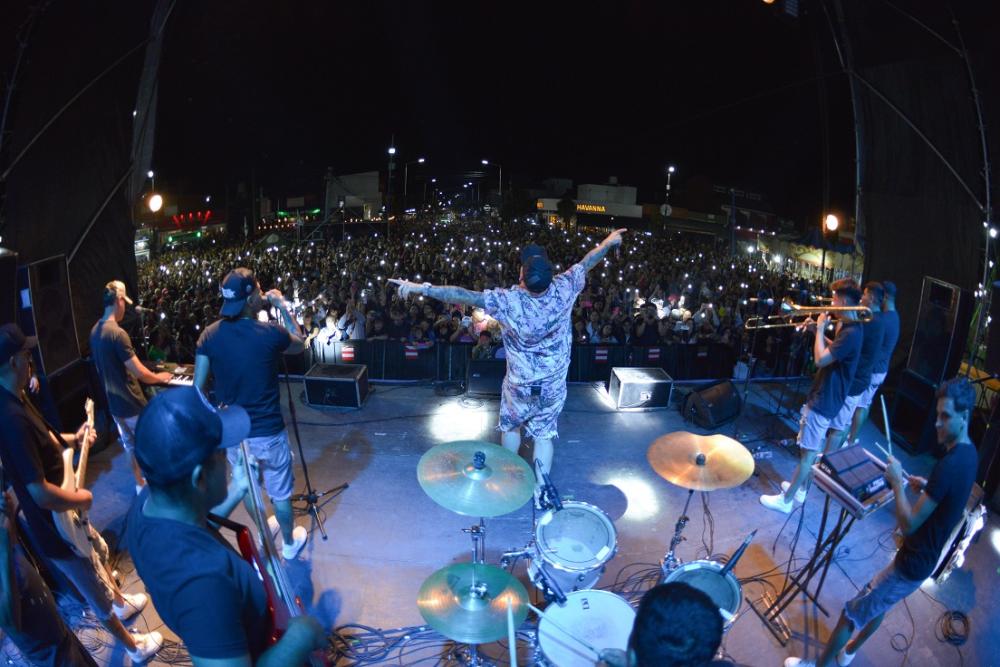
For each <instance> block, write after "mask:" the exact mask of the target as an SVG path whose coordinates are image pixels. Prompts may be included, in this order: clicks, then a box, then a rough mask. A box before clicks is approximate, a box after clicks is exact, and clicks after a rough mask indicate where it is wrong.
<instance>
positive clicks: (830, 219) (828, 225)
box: [819, 213, 840, 282]
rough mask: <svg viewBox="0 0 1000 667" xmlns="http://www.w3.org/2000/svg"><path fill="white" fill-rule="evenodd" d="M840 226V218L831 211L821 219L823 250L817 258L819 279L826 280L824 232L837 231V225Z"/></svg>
mask: <svg viewBox="0 0 1000 667" xmlns="http://www.w3.org/2000/svg"><path fill="white" fill-rule="evenodd" d="M839 226H840V219H838V218H837V216H835V215H834V214H833V213H828V214H827V215H826V218H824V220H823V228H824V229H823V252H822V254H821V255H820V260H819V275H820V280H821V281H823V282H826V233H827V232H828V231H829V232H830V233H833V232H835V231H837V227H839Z"/></svg>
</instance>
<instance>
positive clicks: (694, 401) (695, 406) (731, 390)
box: [684, 380, 741, 429]
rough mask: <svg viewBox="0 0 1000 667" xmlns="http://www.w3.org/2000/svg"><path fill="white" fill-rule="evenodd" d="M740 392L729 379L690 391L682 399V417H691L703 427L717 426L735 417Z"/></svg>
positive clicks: (711, 427) (739, 402)
mask: <svg viewBox="0 0 1000 667" xmlns="http://www.w3.org/2000/svg"><path fill="white" fill-rule="evenodd" d="M740 404H741V399H740V394H739V392H738V391H736V387H735V386H733V383H732V382H730V381H729V380H726V381H725V382H720V383H718V384H713V385H712V386H710V387H707V388H705V389H701V390H699V391H692V392H691V393H690V394H688V397H687V400H686V401H684V419H685V420H688V419H691V420H693V421H694V423H695V424H697V425H698V426H700V427H702V428H704V429H713V428H717V427H718V426H720V425H721V424H725V423H726V422H728V421H732V420H733V419H736V416H737V415H738V414H739V413H740Z"/></svg>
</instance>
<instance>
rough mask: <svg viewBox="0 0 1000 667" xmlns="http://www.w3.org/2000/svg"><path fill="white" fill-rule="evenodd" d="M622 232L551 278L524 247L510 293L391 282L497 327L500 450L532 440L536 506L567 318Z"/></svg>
mask: <svg viewBox="0 0 1000 667" xmlns="http://www.w3.org/2000/svg"><path fill="white" fill-rule="evenodd" d="M625 231H626V230H624V229H619V230H617V231H614V232H612V233H611V234H609V235H608V237H607V238H606V239H604V240H603V241H602V242H601V243H600V245H598V246H597V247H596V248H594V249H593V250H591V251H590V252H588V253H587V254H586V256H585V257H584V258H583V259H582V260H580V261H579V262H578V263H576V264H574V265H573V266H571V267H570V268H569V269H568V270H567V271H564V272H563V273H560V274H559V275H556V276H553V266H552V263H551V262H550V261H549V258H548V255H547V253H546V252H545V249H544V248H542V247H541V246H537V245H528V246H525V247H524V248H523V249H522V250H521V274H520V282H519V283H518V284H517V285H514V286H512V287H511V288H510V289H503V288H497V289H490V290H485V291H482V292H473V291H471V290H467V289H464V288H461V287H450V286H441V287H437V286H434V285H431V284H430V283H423V284H419V283H414V282H410V281H407V280H398V279H391V280H390V281H389V282H391V283H394V284H396V285H398V286H399V293H400V295H401V296H402V297H403V298H406V297H407V296H408V295H410V294H422V295H425V296H429V297H431V298H433V299H438V300H439V301H444V302H445V303H460V304H466V305H472V306H477V307H479V308H482V309H483V310H485V312H486V314H487V315H490V316H491V317H493V318H494V319H496V320H497V321H498V322H499V323H500V335H501V337H502V338H503V345H504V349H505V350H506V351H507V374H506V376H505V377H504V381H503V394H502V397H501V399H500V424H499V426H498V429H499V430H500V432H501V433H502V434H503V435H502V441H503V446H504V447H506V448H507V449H508V450H510V451H511V452H514V453H517V452H518V451H519V450H520V447H521V428H522V427H523V428H524V430H525V432H526V433H527V434H528V435H530V436H531V437H532V438H534V442H535V451H534V457H535V460H536V461H537V462H538V464H537V466H536V488H535V497H536V502H537V499H538V497H539V496H540V490H541V486H542V484H543V479H542V474H541V473H543V472H544V473H548V472H549V471H551V469H552V456H553V445H552V441H553V439H554V438H556V437H557V436H558V429H557V421H558V419H559V414H560V413H561V412H562V408H563V404H564V403H565V402H566V373H567V371H568V370H569V361H570V346H571V344H572V342H573V335H572V327H571V324H570V312H571V310H572V308H573V303H574V302H575V301H576V297H577V295H578V294H579V293H580V292H582V291H583V288H584V286H585V284H586V279H587V272H588V271H590V270H591V269H592V268H594V267H595V266H597V264H598V263H599V262H600V261H601V260H602V259H604V256H605V255H607V254H608V251H609V250H611V249H612V248H614V247H615V246H617V245H620V244H621V242H622V234H623V233H624V232H625ZM537 468H540V470H537Z"/></svg>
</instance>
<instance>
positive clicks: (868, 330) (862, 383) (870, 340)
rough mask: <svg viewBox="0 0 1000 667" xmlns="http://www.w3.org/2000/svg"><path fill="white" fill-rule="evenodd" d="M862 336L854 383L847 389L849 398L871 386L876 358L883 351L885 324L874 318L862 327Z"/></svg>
mask: <svg viewBox="0 0 1000 667" xmlns="http://www.w3.org/2000/svg"><path fill="white" fill-rule="evenodd" d="M861 334H862V338H861V356H860V357H859V358H858V368H857V370H855V371H854V381H853V382H851V386H850V387H849V388H848V389H847V395H848V396H857V395H858V394H861V393H863V392H865V391H866V390H867V389H868V387H869V385H871V383H872V369H873V368H874V367H875V358H876V357H877V356H878V355H879V352H881V351H882V339H883V338H885V324H884V323H883V321H882V320H881V319H879V318H877V317H873V318H872V321H871V322H866V323H864V324H862V325H861Z"/></svg>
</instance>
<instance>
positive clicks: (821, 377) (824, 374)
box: [806, 320, 862, 419]
mask: <svg viewBox="0 0 1000 667" xmlns="http://www.w3.org/2000/svg"><path fill="white" fill-rule="evenodd" d="M816 335H817V336H822V335H823V333H822V332H821V331H817V332H816ZM861 338H862V333H861V323H860V322H855V321H851V320H847V321H844V323H843V324H841V325H840V331H838V332H837V337H836V338H834V340H833V344H832V345H831V346H830V347H829V350H830V354H832V355H833V362H831V363H830V364H829V365H827V366H824V367H823V368H821V369H819V370H818V371H817V372H816V377H815V378H813V384H812V388H811V389H810V390H809V398H808V399H807V401H806V402H807V403H808V405H809V407H810V409H812V410H815V411H816V412H817V414H820V415H822V416H824V417H826V418H827V419H833V418H834V417H836V416H837V413H838V412H840V408H841V407H843V405H844V399H845V398H847V389H848V388H849V387H850V386H851V382H852V381H853V380H854V372H855V370H857V367H858V359H859V358H860V357H861Z"/></svg>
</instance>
